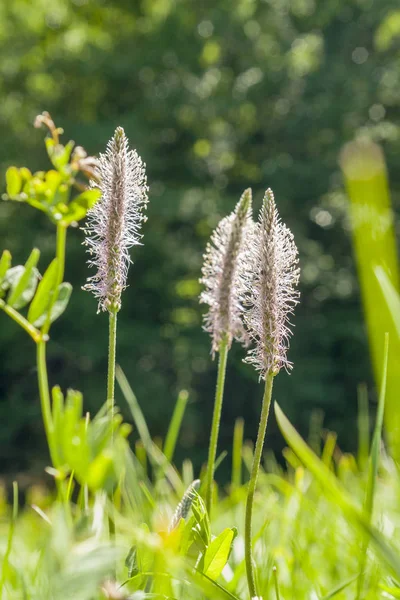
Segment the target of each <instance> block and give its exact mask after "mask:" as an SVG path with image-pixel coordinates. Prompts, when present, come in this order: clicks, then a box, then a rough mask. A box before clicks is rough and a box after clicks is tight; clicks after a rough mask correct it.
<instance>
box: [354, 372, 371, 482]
mask: <svg viewBox="0 0 400 600" xmlns="http://www.w3.org/2000/svg"><path fill="white" fill-rule="evenodd" d="M357 396H358V413H357V430H358V468H359V469H360V471H363V470H364V469H365V466H366V464H367V461H368V455H369V409H368V390H367V386H366V385H365V383H362V384H360V385H359V386H358V393H357Z"/></svg>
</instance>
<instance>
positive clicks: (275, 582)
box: [272, 565, 281, 600]
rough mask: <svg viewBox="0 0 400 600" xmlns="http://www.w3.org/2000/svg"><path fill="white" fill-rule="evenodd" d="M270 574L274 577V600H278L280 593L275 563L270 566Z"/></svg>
mask: <svg viewBox="0 0 400 600" xmlns="http://www.w3.org/2000/svg"><path fill="white" fill-rule="evenodd" d="M272 575H273V578H274V586H275V596H276V600H280V598H281V595H280V593H279V581H278V569H277V567H276V565H274V566H273V567H272Z"/></svg>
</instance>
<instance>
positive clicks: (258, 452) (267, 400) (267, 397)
mask: <svg viewBox="0 0 400 600" xmlns="http://www.w3.org/2000/svg"><path fill="white" fill-rule="evenodd" d="M273 382H274V375H273V374H272V373H268V374H267V377H266V380H265V389H264V397H263V401H262V408H261V417H260V424H259V426H258V434H257V441H256V447H255V450H254V457H253V466H252V469H251V476H250V482H249V488H248V492H247V502H246V520H245V531H244V544H245V560H246V572H247V582H248V586H249V591H250V598H255V597H257V590H256V583H255V576H254V567H253V556H252V548H251V539H252V516H253V502H254V493H255V490H256V485H257V479H258V471H259V469H260V463H261V456H262V451H263V446H264V439H265V432H266V430H267V423H268V414H269V407H270V405H271V396H272V385H273Z"/></svg>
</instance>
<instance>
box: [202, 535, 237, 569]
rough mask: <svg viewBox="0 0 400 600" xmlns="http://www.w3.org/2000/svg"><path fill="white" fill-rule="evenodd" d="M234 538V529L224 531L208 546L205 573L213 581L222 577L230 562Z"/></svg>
mask: <svg viewBox="0 0 400 600" xmlns="http://www.w3.org/2000/svg"><path fill="white" fill-rule="evenodd" d="M234 537H235V533H234V531H233V530H232V529H224V531H223V532H222V533H220V534H219V536H218V537H216V538H215V539H214V540H213V541H212V542H211V544H210V545H209V546H208V548H207V550H206V554H205V557H204V573H205V574H206V575H208V577H211V579H217V578H218V577H219V576H220V575H221V573H222V569H223V568H224V566H225V565H226V563H227V561H228V558H229V554H230V552H231V545H232V541H233V539H234Z"/></svg>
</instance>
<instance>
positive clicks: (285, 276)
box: [244, 189, 300, 379]
mask: <svg viewBox="0 0 400 600" xmlns="http://www.w3.org/2000/svg"><path fill="white" fill-rule="evenodd" d="M249 254H250V255H251V263H252V267H251V269H250V271H249V272H250V273H251V276H250V278H249V280H248V282H247V301H246V304H248V305H249V308H248V310H246V312H245V314H244V321H245V324H246V327H247V330H248V332H249V335H250V337H251V339H252V340H253V341H254V342H255V347H254V348H253V349H252V350H250V351H249V353H248V355H247V358H246V359H245V362H247V363H250V364H252V365H254V367H255V368H256V370H257V371H259V372H260V376H261V378H262V379H265V376H266V374H268V373H271V374H274V375H276V374H277V373H278V372H279V371H280V369H281V368H282V367H284V368H285V369H286V370H289V369H291V367H292V364H291V363H290V362H289V361H288V360H287V350H288V347H289V338H290V335H291V330H290V328H289V325H290V323H289V316H290V314H292V313H293V309H294V307H295V305H296V304H297V303H298V301H299V292H298V291H297V289H296V286H297V284H298V281H299V277H300V269H299V268H298V267H297V266H296V265H297V263H298V256H297V255H298V251H297V247H296V244H295V242H294V239H293V235H292V232H291V231H290V230H289V229H288V228H287V227H286V225H284V224H283V223H282V221H281V220H280V218H279V215H278V211H277V208H276V204H275V200H274V195H273V193H272V191H271V190H270V189H268V190H267V191H266V193H265V196H264V202H263V206H262V208H261V211H260V217H259V223H258V225H257V235H256V236H254V237H253V239H252V241H251V244H250V249H249Z"/></svg>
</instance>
